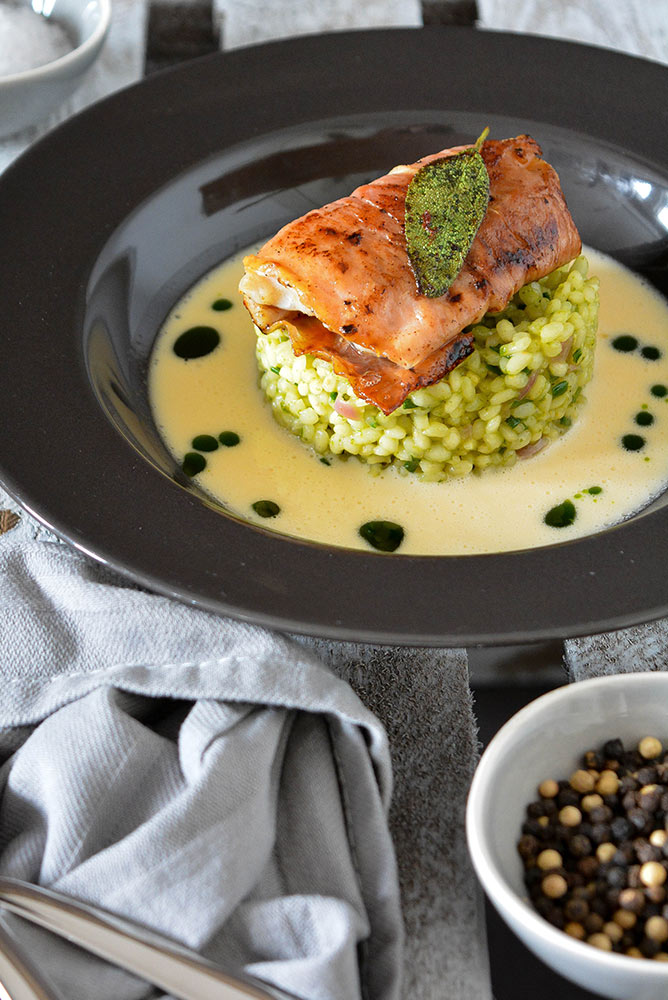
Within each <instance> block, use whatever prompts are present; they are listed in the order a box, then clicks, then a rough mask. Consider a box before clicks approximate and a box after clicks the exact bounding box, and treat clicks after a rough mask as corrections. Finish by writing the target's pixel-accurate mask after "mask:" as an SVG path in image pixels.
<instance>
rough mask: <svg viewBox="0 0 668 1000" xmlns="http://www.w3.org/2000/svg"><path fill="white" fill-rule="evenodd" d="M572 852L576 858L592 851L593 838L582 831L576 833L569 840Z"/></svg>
mask: <svg viewBox="0 0 668 1000" xmlns="http://www.w3.org/2000/svg"><path fill="white" fill-rule="evenodd" d="M568 846H569V848H570V852H571V854H572V855H573V856H574V857H576V858H584V857H586V856H587V855H588V854H591V852H592V845H591V840H590V839H589V837H585V836H584V834H582V833H576V834H575V836H573V837H571V839H570V840H569V842H568Z"/></svg>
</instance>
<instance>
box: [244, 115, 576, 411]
mask: <svg viewBox="0 0 668 1000" xmlns="http://www.w3.org/2000/svg"><path fill="white" fill-rule="evenodd" d="M463 148H465V147H461V146H460V147H454V148H452V149H448V150H442V151H441V152H439V153H435V154H434V155H433V156H427V157H424V158H423V159H421V160H418V161H417V162H416V163H413V164H410V165H405V166H399V167H395V168H394V170H392V171H391V172H390V173H389V174H387V175H385V176H383V177H380V178H378V179H377V180H375V181H373V182H372V183H370V184H364V185H362V186H361V187H358V188H357V189H356V190H355V191H353V193H352V194H351V195H349V196H348V197H346V198H340V199H339V200H338V201H335V202H332V203H331V204H329V205H325V206H324V207H323V208H320V209H316V210H315V211H311V212H308V213H307V214H306V215H304V216H302V217H301V218H299V219H297V220H295V221H294V222H291V223H289V224H288V225H287V226H284V227H283V229H281V230H280V231H279V232H278V233H277V234H276V236H274V237H273V238H272V239H270V240H269V242H268V243H266V244H265V245H264V246H263V247H262V248H261V249H260V250H259V251H258V253H257V254H253V255H250V256H247V257H246V258H245V259H244V268H245V274H244V277H243V278H242V281H241V284H240V289H241V292H242V294H243V297H244V303H245V305H246V307H247V309H248V310H249V312H250V314H251V316H252V317H253V321H254V322H255V324H256V326H257V327H258V328H259V329H260V330H261V331H262V332H264V333H269V332H271V331H272V330H274V329H275V328H276V327H277V326H282V327H284V328H285V330H286V332H287V333H288V334H289V336H290V339H291V341H292V346H293V350H294V353H295V354H297V355H299V354H312V355H314V356H316V357H320V358H324V359H326V360H327V361H329V362H331V364H332V367H333V369H334V371H335V372H336V373H337V374H339V375H343V376H344V377H345V378H347V379H348V381H349V382H350V384H351V386H352V388H353V390H354V392H355V394H356V395H357V396H358V397H360V398H361V399H365V400H367V401H369V402H371V403H374V404H375V405H376V406H378V407H379V408H380V409H381V410H382V411H383V412H384V413H391V412H392V411H393V410H395V409H396V408H397V407H398V406H400V405H401V403H403V401H404V400H405V399H406V397H407V396H408V395H409V394H410V393H411V392H412V391H413V390H415V389H417V388H419V387H421V386H426V385H431V384H432V383H434V382H437V381H438V380H439V379H441V378H442V377H443V376H444V375H445V374H447V372H449V371H451V370H452V369H453V368H454V367H456V365H458V364H459V363H460V362H461V361H463V360H464V358H466V357H467V356H468V355H469V354H470V353H471V351H472V350H473V337H472V334H471V333H470V332H468V330H467V328H469V327H470V326H471V325H472V324H475V323H476V322H478V321H479V320H480V319H481V318H482V316H483V315H484V314H485V313H486V312H498V311H500V310H502V309H504V308H505V306H506V305H507V304H508V302H509V301H510V299H511V298H512V296H513V295H514V294H515V293H516V292H517V291H518V290H519V289H520V288H521V287H522V286H523V285H525V284H527V283H528V282H530V281H535V280H537V279H538V278H541V277H543V276H544V275H546V274H549V273H550V272H551V271H553V270H555V269H556V268H557V267H560V266H561V265H562V264H565V263H567V262H568V261H570V260H572V259H573V258H574V257H576V256H577V255H578V254H579V252H580V249H581V240H580V236H579V234H578V231H577V229H576V227H575V224H574V222H573V219H572V218H571V215H570V213H569V211H568V208H567V206H566V202H565V200H564V196H563V193H562V191H561V187H560V184H559V178H558V176H557V174H556V172H555V171H554V169H553V168H552V167H551V166H550V165H549V164H548V163H546V162H545V160H543V158H542V155H541V150H540V147H539V146H538V144H537V143H536V142H535V141H534V140H533V139H532V138H530V137H529V136H527V135H522V136H518V137H516V138H513V139H504V140H487V141H486V142H483V143H482V146H481V148H480V153H481V156H482V158H483V161H484V163H485V167H486V168H487V172H488V174H489V185H490V198H489V205H488V208H487V211H486V214H485V216H484V218H483V220H482V222H481V224H480V227H479V229H478V232H477V234H476V236H475V238H474V240H473V243H472V244H471V247H470V250H469V252H468V254H467V256H466V259H465V261H464V265H463V267H462V269H461V271H460V273H459V274H458V276H457V277H456V278H455V280H454V282H453V283H452V284H451V286H450V288H449V289H448V291H447V292H446V293H445V294H444V295H442V296H439V297H436V298H428V297H427V296H425V295H422V294H420V292H419V290H418V286H417V283H416V279H415V275H414V273H413V270H412V268H411V264H410V261H409V258H408V253H407V248H406V241H405V236H404V205H405V198H406V191H407V189H408V185H409V183H410V181H411V179H412V177H413V176H414V174H415V173H416V172H417V170H418V169H419V168H420V167H421V166H423V165H424V164H426V163H428V162H429V161H431V160H435V159H439V158H442V157H447V156H451V155H454V154H455V153H457V152H459V151H461V149H463Z"/></svg>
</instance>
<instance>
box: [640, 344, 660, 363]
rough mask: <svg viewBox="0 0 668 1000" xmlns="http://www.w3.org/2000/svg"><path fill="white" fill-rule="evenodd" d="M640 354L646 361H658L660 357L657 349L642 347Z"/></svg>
mask: <svg viewBox="0 0 668 1000" xmlns="http://www.w3.org/2000/svg"><path fill="white" fill-rule="evenodd" d="M640 353H641V354H642V356H643V358H646V360H647V361H658V360H659V358H660V357H661V351H660V350H659V348H658V347H643V349H642V351H641V352H640Z"/></svg>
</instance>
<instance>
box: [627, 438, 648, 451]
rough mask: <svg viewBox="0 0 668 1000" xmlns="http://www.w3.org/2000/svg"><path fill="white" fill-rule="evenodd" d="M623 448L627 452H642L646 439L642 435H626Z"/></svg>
mask: <svg viewBox="0 0 668 1000" xmlns="http://www.w3.org/2000/svg"><path fill="white" fill-rule="evenodd" d="M622 446H623V447H624V448H625V449H626V451H640V449H641V448H644V447H645V439H644V437H641V435H640V434H625V435H624V437H623V438H622Z"/></svg>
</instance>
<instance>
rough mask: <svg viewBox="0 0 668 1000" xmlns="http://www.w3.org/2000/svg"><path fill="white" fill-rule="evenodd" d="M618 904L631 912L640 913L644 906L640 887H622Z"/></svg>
mask: <svg viewBox="0 0 668 1000" xmlns="http://www.w3.org/2000/svg"><path fill="white" fill-rule="evenodd" d="M619 905H620V907H621V909H622V910H631V912H632V913H636V914H638V913H642V911H643V910H644V908H645V897H644V896H643V894H642V892H641V891H640V889H622V891H621V892H620V894H619Z"/></svg>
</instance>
